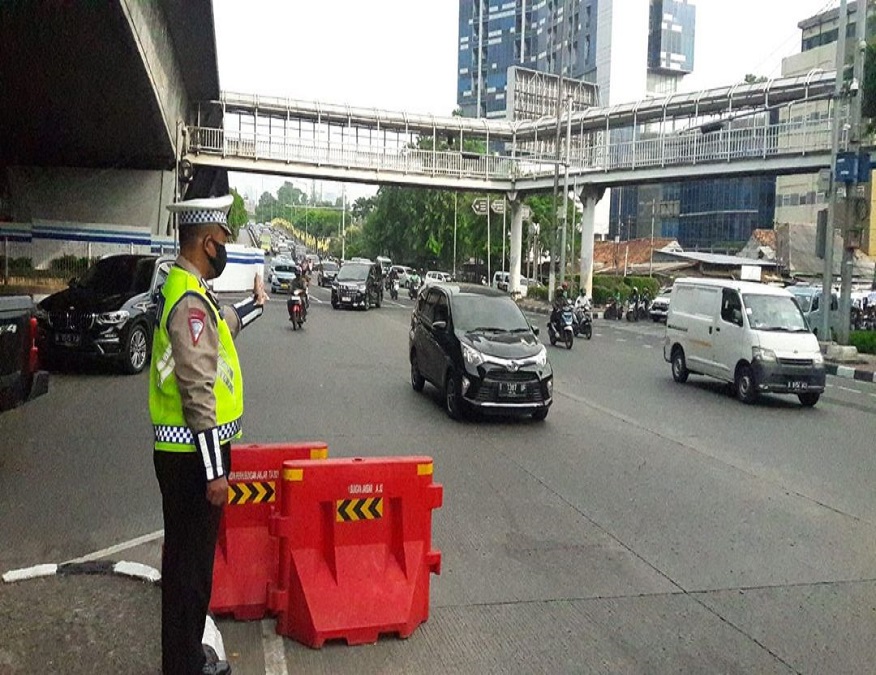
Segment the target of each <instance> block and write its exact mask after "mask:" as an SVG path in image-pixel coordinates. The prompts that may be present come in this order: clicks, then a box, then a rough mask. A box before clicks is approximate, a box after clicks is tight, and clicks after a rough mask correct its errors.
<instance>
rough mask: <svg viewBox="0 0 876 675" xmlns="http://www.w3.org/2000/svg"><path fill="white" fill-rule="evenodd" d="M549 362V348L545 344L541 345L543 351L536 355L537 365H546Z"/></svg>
mask: <svg viewBox="0 0 876 675" xmlns="http://www.w3.org/2000/svg"><path fill="white" fill-rule="evenodd" d="M546 364H547V349H545V346H544V345H542V346H541V351H540V352H539V353H538V354H536V356H535V365H537V366H544V365H546Z"/></svg>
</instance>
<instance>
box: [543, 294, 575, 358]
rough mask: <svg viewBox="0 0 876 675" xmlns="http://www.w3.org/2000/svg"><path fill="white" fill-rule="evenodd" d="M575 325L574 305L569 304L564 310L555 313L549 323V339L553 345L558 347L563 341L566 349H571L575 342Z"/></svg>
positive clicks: (564, 306)
mask: <svg viewBox="0 0 876 675" xmlns="http://www.w3.org/2000/svg"><path fill="white" fill-rule="evenodd" d="M574 324H575V314H574V312H573V310H572V303H570V302H567V303H566V304H565V305H563V307H562V309H560V310H559V311H558V312H557V311H555V312H554V314H553V316H552V317H551V320H550V321H549V322H548V337H549V338H550V340H551V345H552V346H556V344H557V342H558V341H559V340H563V342H564V343H565V345H566V349H571V348H572V343H573V342H574V340H575V327H574Z"/></svg>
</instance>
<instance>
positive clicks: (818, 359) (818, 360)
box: [812, 352, 824, 366]
mask: <svg viewBox="0 0 876 675" xmlns="http://www.w3.org/2000/svg"><path fill="white" fill-rule="evenodd" d="M812 363H813V364H814V365H816V366H823V365H824V355H822V353H821V352H816V353H815V355H814V356H813V357H812Z"/></svg>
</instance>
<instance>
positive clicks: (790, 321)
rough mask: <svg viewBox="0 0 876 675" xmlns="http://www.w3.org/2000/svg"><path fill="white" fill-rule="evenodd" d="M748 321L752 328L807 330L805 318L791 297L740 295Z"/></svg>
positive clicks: (792, 331)
mask: <svg viewBox="0 0 876 675" xmlns="http://www.w3.org/2000/svg"><path fill="white" fill-rule="evenodd" d="M742 301H743V303H745V312H746V313H747V314H748V323H749V324H750V325H751V327H752V328H753V329H754V330H766V331H782V332H788V333H796V332H809V328H808V327H807V326H806V320H805V319H804V318H803V314H802V313H801V312H800V308H799V307H798V306H797V303H796V302H795V301H794V299H793V298H788V297H783V296H781V295H762V294H758V293H745V294H744V295H743V296H742Z"/></svg>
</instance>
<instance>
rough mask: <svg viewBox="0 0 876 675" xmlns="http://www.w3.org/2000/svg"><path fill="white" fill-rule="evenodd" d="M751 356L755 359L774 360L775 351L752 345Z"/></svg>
mask: <svg viewBox="0 0 876 675" xmlns="http://www.w3.org/2000/svg"><path fill="white" fill-rule="evenodd" d="M751 358H752V359H753V360H755V361H758V360H760V361H775V360H776V353H775V352H774V351H773V350H772V349H764V348H763V347H752V348H751Z"/></svg>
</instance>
